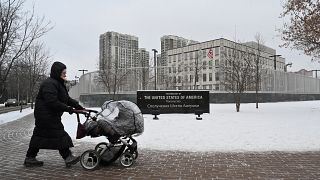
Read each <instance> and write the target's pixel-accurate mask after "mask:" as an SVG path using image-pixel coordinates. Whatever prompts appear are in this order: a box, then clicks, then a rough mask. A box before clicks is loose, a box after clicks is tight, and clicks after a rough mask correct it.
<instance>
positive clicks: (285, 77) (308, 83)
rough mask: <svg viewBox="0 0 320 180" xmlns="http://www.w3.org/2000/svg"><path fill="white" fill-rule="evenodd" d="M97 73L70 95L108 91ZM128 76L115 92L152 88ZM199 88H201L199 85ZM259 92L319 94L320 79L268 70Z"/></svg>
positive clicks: (80, 84) (126, 92) (127, 92)
mask: <svg viewBox="0 0 320 180" xmlns="http://www.w3.org/2000/svg"><path fill="white" fill-rule="evenodd" d="M98 75H99V74H98V71H96V72H91V73H87V74H84V75H83V76H81V77H80V79H79V83H78V84H76V85H75V86H73V87H71V88H70V91H69V94H70V96H71V97H73V98H76V99H79V97H80V95H88V94H106V93H108V92H107V89H106V87H105V85H104V84H103V83H102V82H101V80H99V76H98ZM129 77H130V78H127V81H126V82H125V83H124V85H125V86H123V87H120V88H118V89H117V92H116V93H117V94H134V93H135V92H136V91H137V90H142V89H148V90H152V89H153V88H154V86H153V84H154V81H153V82H149V83H148V86H147V87H143V88H142V86H141V85H139V84H141V82H139V78H137V77H135V75H134V74H131V75H130V76H129ZM150 77H151V76H150ZM150 79H152V78H150ZM153 79H154V78H153ZM215 83H216V82H215ZM199 89H201V87H200V88H199ZM220 89H221V88H220ZM206 90H208V89H206ZM209 90H210V93H226V92H224V91H219V90H214V89H209ZM259 92H260V93H281V94H320V79H317V78H313V77H308V76H305V75H301V74H296V73H292V72H283V71H273V70H268V71H267V72H266V73H264V75H262V76H261V87H260V91H259ZM247 93H251V92H247Z"/></svg>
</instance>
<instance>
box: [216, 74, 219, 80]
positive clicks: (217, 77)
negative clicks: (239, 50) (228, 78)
mask: <svg viewBox="0 0 320 180" xmlns="http://www.w3.org/2000/svg"><path fill="white" fill-rule="evenodd" d="M215 76H216V81H219V74H218V73H216V74H215Z"/></svg>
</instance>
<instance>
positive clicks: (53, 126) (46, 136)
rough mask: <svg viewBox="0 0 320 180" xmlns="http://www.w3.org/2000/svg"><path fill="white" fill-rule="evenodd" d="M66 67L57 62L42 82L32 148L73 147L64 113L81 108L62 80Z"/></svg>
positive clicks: (36, 104)
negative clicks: (65, 126)
mask: <svg viewBox="0 0 320 180" xmlns="http://www.w3.org/2000/svg"><path fill="white" fill-rule="evenodd" d="M64 69H66V66H65V65H64V64H62V63H60V62H55V63H54V64H53V65H52V67H51V74H50V77H49V78H47V79H46V80H44V81H43V82H42V84H41V85H40V89H39V93H38V95H37V98H36V103H35V110H34V117H35V128H34V131H33V135H32V137H31V141H30V147H34V148H39V149H64V148H69V147H73V143H72V140H71V138H70V136H69V135H68V133H67V132H66V131H65V130H64V126H63V124H62V122H61V116H62V114H63V112H70V111H71V110H72V108H71V107H75V108H79V106H80V105H79V104H78V102H77V101H76V100H74V99H72V98H70V97H69V94H68V92H67V89H66V87H65V85H64V80H63V79H61V78H60V75H61V72H62V71H63V70H64ZM80 107H81V106H80Z"/></svg>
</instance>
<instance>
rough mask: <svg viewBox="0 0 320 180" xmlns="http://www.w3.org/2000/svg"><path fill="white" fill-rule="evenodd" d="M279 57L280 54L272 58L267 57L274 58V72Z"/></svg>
mask: <svg viewBox="0 0 320 180" xmlns="http://www.w3.org/2000/svg"><path fill="white" fill-rule="evenodd" d="M280 56H281V55H280V54H275V55H272V56H269V57H273V58H274V60H273V61H274V62H273V63H274V70H276V69H277V57H280Z"/></svg>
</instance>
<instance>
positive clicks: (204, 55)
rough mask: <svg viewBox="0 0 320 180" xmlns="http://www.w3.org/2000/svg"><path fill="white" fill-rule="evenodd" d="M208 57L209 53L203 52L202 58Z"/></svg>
mask: <svg viewBox="0 0 320 180" xmlns="http://www.w3.org/2000/svg"><path fill="white" fill-rule="evenodd" d="M206 57H207V51H206V50H205V49H203V50H202V58H206Z"/></svg>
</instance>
